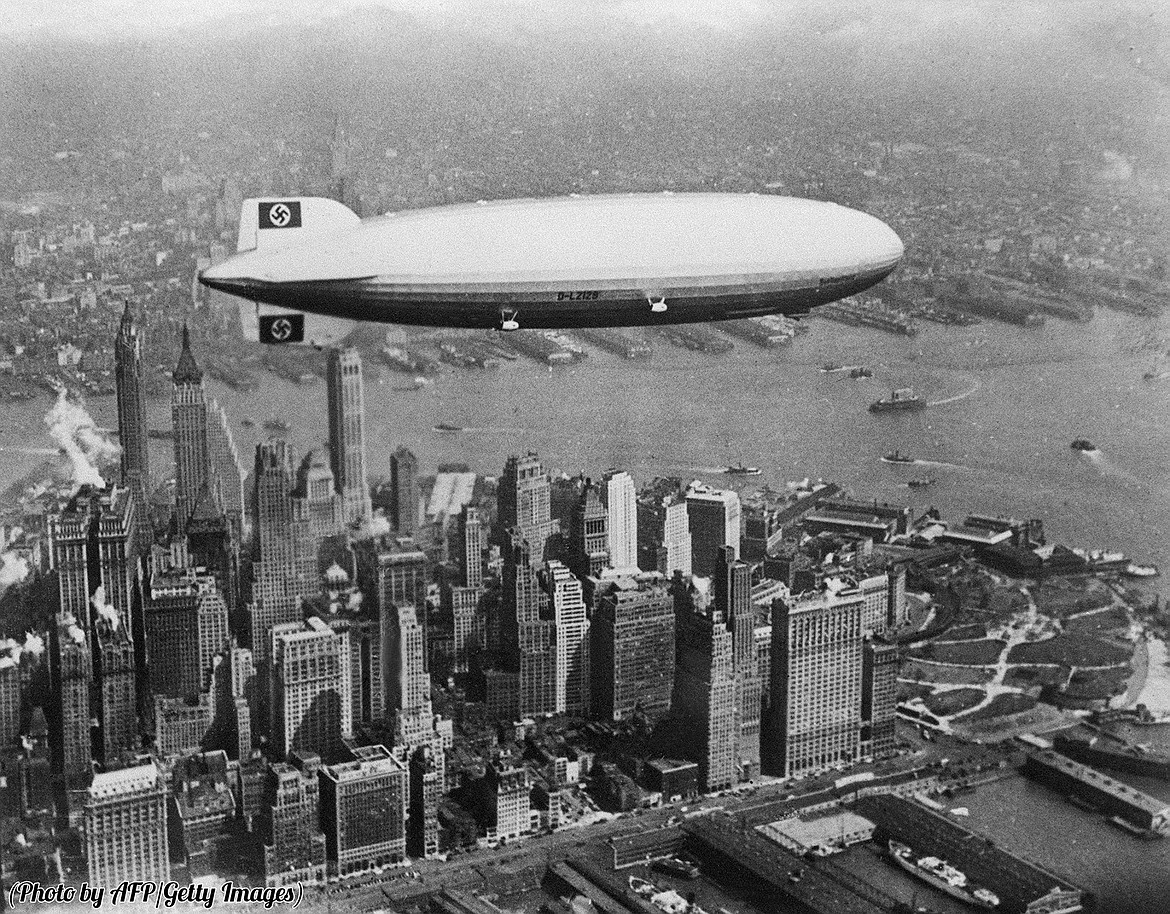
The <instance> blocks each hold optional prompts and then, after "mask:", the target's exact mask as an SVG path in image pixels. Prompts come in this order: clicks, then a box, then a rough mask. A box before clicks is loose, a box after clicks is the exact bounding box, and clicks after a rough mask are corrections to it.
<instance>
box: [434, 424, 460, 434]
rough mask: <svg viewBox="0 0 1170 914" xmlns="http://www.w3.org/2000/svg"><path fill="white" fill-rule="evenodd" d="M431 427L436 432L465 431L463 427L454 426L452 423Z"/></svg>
mask: <svg viewBox="0 0 1170 914" xmlns="http://www.w3.org/2000/svg"><path fill="white" fill-rule="evenodd" d="M431 427H432V428H433V429H434V430H435V431H436V432H461V431H463V426H462V425H452V424H451V423H450V422H437V423H436V424H435V425H433V426H431Z"/></svg>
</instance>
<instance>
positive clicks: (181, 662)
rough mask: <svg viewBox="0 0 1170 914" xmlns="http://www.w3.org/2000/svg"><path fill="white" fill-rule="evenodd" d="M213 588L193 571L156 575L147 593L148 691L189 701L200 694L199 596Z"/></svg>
mask: <svg viewBox="0 0 1170 914" xmlns="http://www.w3.org/2000/svg"><path fill="white" fill-rule="evenodd" d="M214 586H215V581H214V579H212V578H209V577H207V576H204V575H201V574H200V573H199V572H198V571H196V570H195V569H193V568H178V569H174V570H171V571H169V572H157V573H155V574H153V575H152V576H151V579H150V586H149V588H148V590H147V593H146V607H145V616H146V624H145V629H146V655H147V657H148V658H149V660H150V663H149V666H148V667H147V669H148V671H149V676H150V691H151V692H152V693H153V694H154V695H161V696H164V697H167V698H192V697H194V696H196V695H198V694H199V692H200V691H201V688H200V686H201V683H202V679H203V670H202V669H201V666H200V637H199V594H200V592H201V591H202V590H205V589H208V588H211V587H214Z"/></svg>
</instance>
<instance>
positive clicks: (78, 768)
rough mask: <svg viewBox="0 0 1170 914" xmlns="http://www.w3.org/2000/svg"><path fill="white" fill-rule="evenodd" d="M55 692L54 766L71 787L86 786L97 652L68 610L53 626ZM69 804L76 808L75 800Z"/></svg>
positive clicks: (89, 770) (58, 616)
mask: <svg viewBox="0 0 1170 914" xmlns="http://www.w3.org/2000/svg"><path fill="white" fill-rule="evenodd" d="M53 655H54V656H53V660H54V662H53V667H52V684H53V691H54V692H55V693H56V694H57V695H58V696H59V700H60V703H61V704H60V712H59V713H60V717H59V719H58V720H56V721H55V722H54V723H55V727H54V730H55V731H56V734H55V735H56V739H55V747H54V748H55V749H56V750H57V752H56V753H55V754H56V756H57V757H56V759H55V763H54V767H55V768H56V770H57V771H59V772H61V773H62V775H63V776H64V779H65V786H66V788H68V789H70V790H75V789H78V788H83V787H85V786H86V785H87V784H88V783H89V777H90V774H91V773H92V771H93V746H92V740H91V737H90V709H89V692H90V688H91V685H92V683H93V653H92V651H91V650H90V646H89V644H88V643H87V639H86V635H85V632H84V631H83V630H82V629H81V627H80V626H79V625H78V624H77V623H76V621H75V620H74V618H73V616H72V615H71V614H68V613H58V615H57V624H56V626H55V627H54V629H53ZM69 805H70V807H71V808H72V807H73V801H72V799H71V800H70V801H69Z"/></svg>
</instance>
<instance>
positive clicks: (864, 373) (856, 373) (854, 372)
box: [849, 365, 873, 380]
mask: <svg viewBox="0 0 1170 914" xmlns="http://www.w3.org/2000/svg"><path fill="white" fill-rule="evenodd" d="M849 377H851V378H853V379H854V380H856V379H858V378H872V377H873V372H872V371H871V370H870V369H868V368H866V367H865V366H864V365H858V366H857V367H856V368H851V369H849Z"/></svg>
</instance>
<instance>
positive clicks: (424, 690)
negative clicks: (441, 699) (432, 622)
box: [382, 604, 433, 745]
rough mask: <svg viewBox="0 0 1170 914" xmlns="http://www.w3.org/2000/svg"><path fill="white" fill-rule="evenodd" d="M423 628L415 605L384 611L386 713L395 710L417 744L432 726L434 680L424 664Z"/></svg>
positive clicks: (405, 736)
mask: <svg viewBox="0 0 1170 914" xmlns="http://www.w3.org/2000/svg"><path fill="white" fill-rule="evenodd" d="M423 650H424V645H423V631H422V626H421V625H419V622H418V615H417V613H416V612H415V609H414V607H413V606H408V605H396V604H388V605H387V606H386V607H385V608H384V609H383V611H382V665H383V666H382V669H383V673H382V682H383V684H384V685H385V688H386V705H385V707H386V713H387V714H390V713H393V714H394V715H395V720H396V729H397V731H398V732H399V734H400V735H401V736H402V737H403V742H405V743H407V744H411V745H417V744H418V743H419V742H421V741H422V738H423V736H424V735H425V731H427V730H429V729H432V728H433V724H432V721H431V680H430V677H429V676H428V675H427V672H426V670H425V669H424V667H423Z"/></svg>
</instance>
